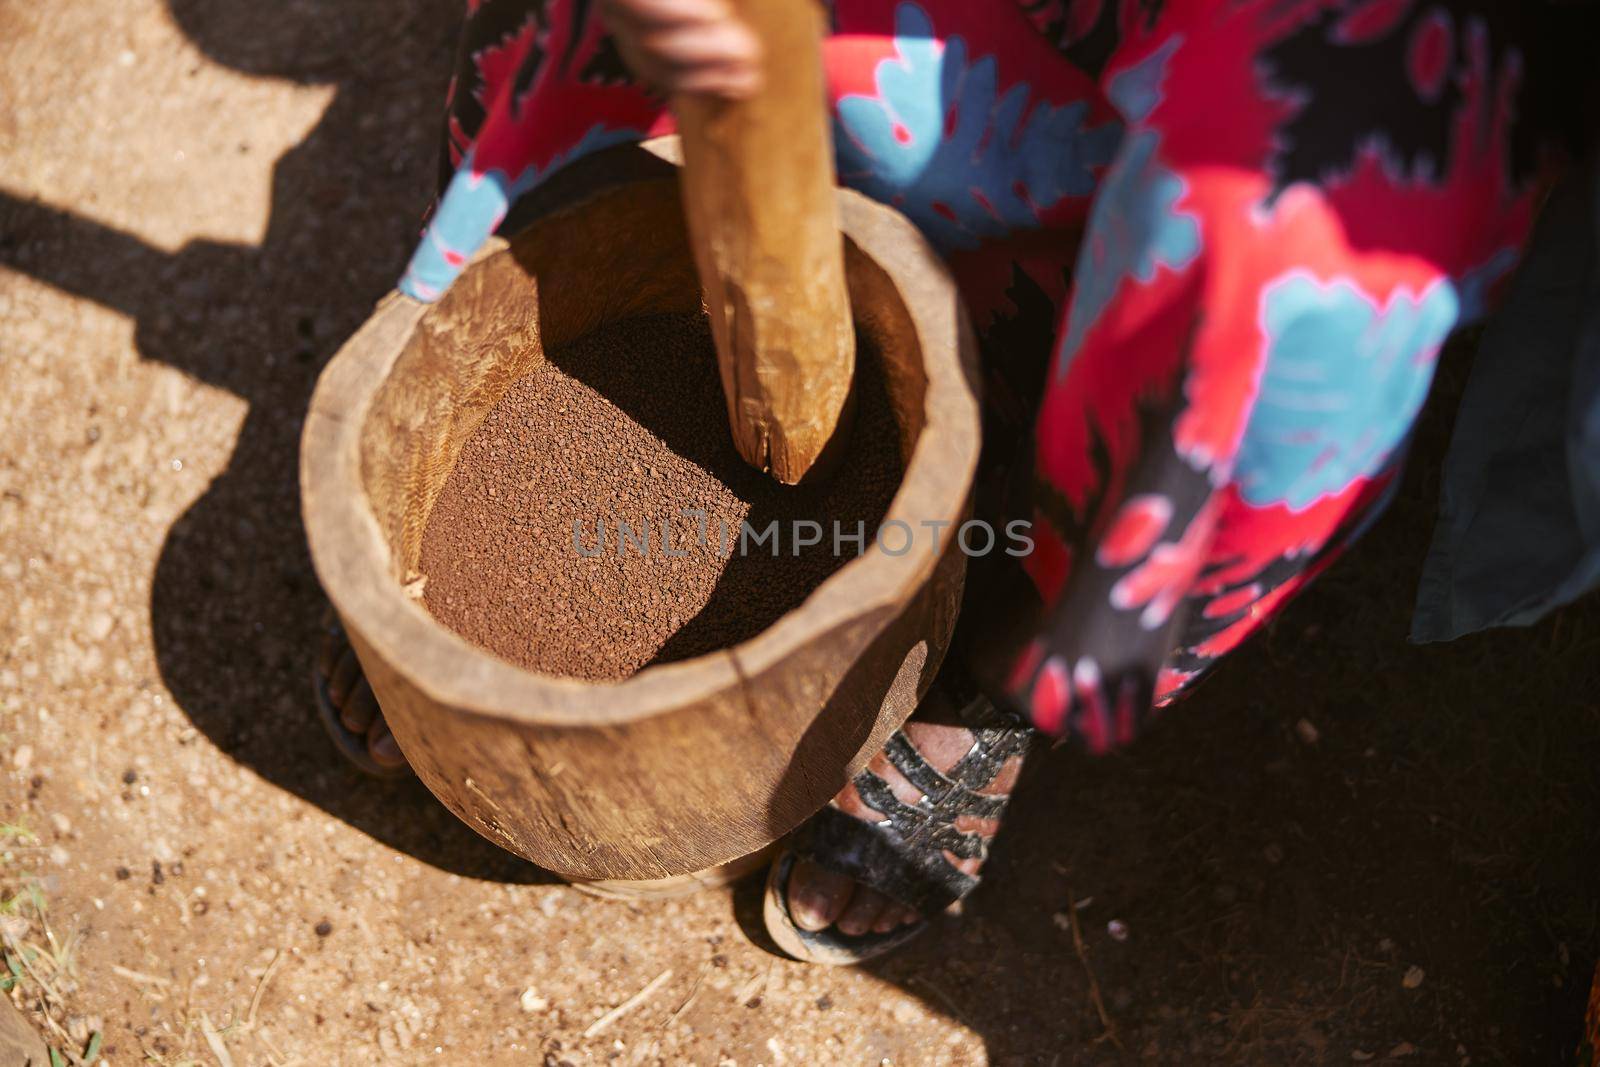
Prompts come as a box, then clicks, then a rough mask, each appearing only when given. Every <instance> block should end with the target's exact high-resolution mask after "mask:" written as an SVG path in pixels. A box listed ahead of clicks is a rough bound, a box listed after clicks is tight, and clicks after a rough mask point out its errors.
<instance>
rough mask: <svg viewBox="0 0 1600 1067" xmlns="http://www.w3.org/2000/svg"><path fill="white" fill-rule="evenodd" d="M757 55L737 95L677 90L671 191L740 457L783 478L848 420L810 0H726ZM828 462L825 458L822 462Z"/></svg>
mask: <svg viewBox="0 0 1600 1067" xmlns="http://www.w3.org/2000/svg"><path fill="white" fill-rule="evenodd" d="M732 5H733V8H734V10H735V12H736V13H737V14H738V15H739V17H740V18H741V19H743V20H744V21H745V22H746V23H748V24H749V26H750V28H751V29H752V30H753V31H754V32H755V34H756V37H757V38H758V39H759V40H760V42H761V46H762V51H763V53H764V55H765V62H764V65H763V80H762V86H761V89H760V90H759V91H758V92H757V93H756V94H755V95H754V96H752V97H751V98H749V99H746V100H738V101H724V100H716V99H712V98H708V97H703V96H693V95H679V96H677V97H675V98H674V99H673V101H672V109H673V113H674V114H675V115H676V117H677V121H678V130H679V133H680V134H681V135H682V140H683V161H684V175H683V200H684V210H685V211H686V213H687V214H688V217H689V232H690V234H691V235H692V243H693V246H694V252H695V261H696V263H697V264H698V265H699V269H700V278H701V282H702V284H703V286H704V291H705V302H706V308H707V310H708V311H709V312H710V315H711V328H712V335H713V336H714V337H715V338H716V344H717V356H718V360H719V362H720V365H721V370H722V388H723V393H724V395H725V396H726V398H727V402H728V419H729V423H730V425H731V426H732V427H733V436H734V441H735V442H736V443H737V445H738V446H739V453H740V455H742V456H744V458H745V460H746V461H747V462H749V463H750V464H751V465H752V466H754V467H756V468H757V469H758V470H766V471H769V472H770V473H771V474H772V476H773V477H775V478H777V479H778V480H779V481H781V482H784V483H786V484H789V485H793V484H795V483H797V482H799V481H800V479H801V478H803V477H804V476H805V475H806V474H807V473H808V472H809V471H810V470H811V468H812V466H813V465H814V464H815V463H816V462H817V461H818V459H819V458H821V457H822V456H823V454H824V452H825V451H828V449H829V446H830V445H831V444H832V443H833V442H834V441H836V440H840V439H842V438H843V436H844V434H843V433H842V432H841V427H844V428H845V429H848V426H849V421H850V419H849V412H850V410H851V409H850V408H849V405H848V401H849V400H850V395H851V394H850V386H851V381H852V379H853V377H854V372H855V332H854V330H853V329H852V327H851V321H850V308H849V304H848V301H847V299H846V288H845V280H844V261H843V254H842V246H841V242H840V238H839V223H838V213H837V210H836V209H835V206H834V195H833V189H834V177H833V142H832V140H831V138H830V135H829V129H828V117H827V110H826V105H825V99H824V93H825V89H824V85H823V76H822V58H821V41H822V34H823V29H824V20H825V17H826V16H825V13H824V12H823V10H822V7H821V5H820V4H817V3H815V2H814V0H732ZM826 466H827V464H826V463H825V464H824V468H826Z"/></svg>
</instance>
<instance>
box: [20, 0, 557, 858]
mask: <svg viewBox="0 0 1600 1067" xmlns="http://www.w3.org/2000/svg"><path fill="white" fill-rule="evenodd" d="M170 6H171V13H172V16H173V18H174V20H175V21H176V22H177V23H178V24H179V25H180V26H181V27H182V28H183V30H184V31H185V32H186V33H187V34H188V35H189V37H190V38H191V39H192V40H194V41H195V42H196V43H197V44H198V45H199V46H200V48H201V49H202V50H203V51H204V52H205V54H206V56H207V58H209V59H211V60H212V61H215V62H219V63H223V64H225V65H227V66H229V67H231V68H233V69H236V70H241V71H245V72H247V73H251V74H256V75H260V76H265V77H273V78H285V79H290V80H294V81H299V82H303V83H317V84H332V85H333V86H334V89H335V92H334V96H333V100H332V101H331V103H330V104H329V106H328V109H327V111H326V112H325V113H324V115H323V116H322V118H321V120H320V122H319V123H318V124H317V126H316V128H315V129H313V130H312V131H311V133H310V134H309V135H308V136H307V137H306V138H305V139H304V140H303V141H301V142H300V143H299V144H298V145H296V146H295V147H294V148H292V149H290V150H289V151H287V152H285V153H284V154H283V155H282V156H281V157H280V158H279V159H278V161H277V163H276V165H275V168H274V173H273V187H272V188H273V193H272V205H271V216H270V220H269V222H268V226H267V232H266V236H265V238H264V239H263V241H262V243H261V244H260V245H258V246H246V245H230V244H220V243H215V242H209V241H195V242H192V243H190V244H189V245H187V246H185V247H184V248H182V249H181V250H179V251H178V252H177V253H174V254H169V253H166V252H163V251H161V250H159V249H156V248H152V247H151V246H149V245H147V244H145V243H144V242H143V241H141V240H140V239H139V238H137V237H135V236H132V235H130V234H127V233H124V232H121V231H118V230H114V229H111V228H108V227H105V226H102V225H100V224H98V223H95V222H92V221H90V220H88V219H85V218H83V217H80V216H78V215H75V214H73V213H71V212H69V211H66V210H63V209H61V208H58V207H53V206H46V205H44V204H40V203H37V202H29V201H22V200H20V199H18V198H16V197H13V196H7V195H6V194H4V193H0V262H3V263H4V264H5V265H6V266H8V267H11V268H14V269H17V270H19V271H22V272H24V273H26V274H29V275H32V276H34V277H36V278H39V279H41V280H44V281H46V282H49V283H50V284H52V285H55V286H57V287H59V288H61V289H64V290H67V291H69V292H72V293H74V294H77V295H80V296H83V297H86V298H88V299H91V300H94V301H96V302H97V303H101V304H104V305H106V306H109V307H112V308H115V309H117V310H119V311H122V312H124V313H125V314H127V315H129V316H132V317H133V318H134V320H135V323H136V335H135V339H136V344H137V346H138V349H139V352H140V354H141V355H142V356H143V357H144V358H146V359H150V360H155V361H159V362H162V363H166V364H168V365H170V366H172V367H175V368H177V369H178V370H181V371H183V372H185V373H186V374H190V375H192V376H194V377H195V378H197V379H199V380H201V381H203V382H206V383H207V384H210V385H214V386H218V387H220V388H223V389H226V390H228V391H230V392H232V393H234V394H236V395H238V396H240V397H242V398H243V399H244V400H246V401H247V402H248V404H249V408H248V412H247V414H246V415H245V418H244V423H243V426H242V427H241V428H240V431H239V436H238V441H237V444H236V446H235V448H234V453H233V456H232V458H231V460H230V462H229V464H228V467H227V469H226V470H225V471H224V472H223V473H222V474H221V475H220V476H219V477H218V478H217V479H216V480H215V481H214V482H212V483H211V485H210V487H209V488H208V489H207V491H206V492H205V493H204V494H203V495H202V496H201V497H200V498H199V499H198V500H196V501H195V503H194V504H193V505H192V506H191V507H190V508H189V509H188V511H187V512H185V513H184V514H183V516H182V517H181V518H179V519H178V521H177V522H176V523H175V524H174V525H173V526H172V528H171V530H170V531H169V533H168V535H167V539H166V543H165V545H164V546H163V547H162V550H161V555H160V558H159V561H158V562H157V565H156V571H155V577H154V584H153V589H152V593H151V616H152V628H153V631H154V639H155V646H156V657H157V663H158V665H159V667H160V671H161V675H162V680H163V681H164V682H165V684H166V686H167V687H168V689H169V690H170V691H171V692H172V694H173V696H174V697H175V699H176V700H177V701H178V703H179V705H180V706H181V707H182V708H183V710H184V711H185V712H186V713H187V714H188V715H189V717H190V718H191V719H192V720H193V722H194V724H195V725H196V726H197V727H199V728H200V730H202V731H203V732H204V733H205V735H206V736H207V737H208V738H209V739H210V740H211V741H212V742H213V743H214V744H216V745H217V746H218V747H219V748H221V749H222V750H223V751H224V752H226V753H228V754H229V755H230V756H232V757H233V758H235V759H237V760H239V761H240V762H241V763H243V764H244V765H246V766H247V767H249V768H251V769H252V770H253V771H255V772H256V773H258V774H260V775H261V776H262V777H264V778H266V779H267V780H269V781H271V782H273V783H274V784H276V785H278V786H281V787H282V788H284V789H287V790H290V791H291V792H293V793H295V794H297V795H299V796H301V797H304V798H305V799H307V800H309V801H311V802H312V803H314V804H316V805H318V806H319V807H321V808H323V809H324V810H326V811H327V812H328V813H330V814H331V815H334V816H336V817H338V818H340V819H343V820H345V821H346V822H349V823H351V824H352V825H354V826H356V827H358V828H359V829H361V830H363V831H364V832H366V833H368V834H370V835H371V836H373V837H374V838H377V839H378V840H380V841H382V842H383V843H385V844H386V845H389V846H391V847H393V848H395V849H397V850H399V851H402V852H406V853H409V854H411V855H413V856H416V857H418V858H419V859H422V860H424V861H426V862H428V863H432V864H434V865H436V866H439V867H442V868H446V869H449V870H451V871H454V872H457V873H461V874H465V875H469V876H473V877H479V878H492V879H499V880H511V881H529V880H534V879H541V878H542V877H543V874H542V872H540V871H538V870H537V869H535V868H533V867H532V866H530V865H529V864H527V863H524V862H522V861H520V860H518V859H517V858H516V857H513V856H511V855H510V854H508V853H506V852H503V851H502V850H500V849H498V848H496V847H495V846H493V845H491V844H489V843H488V842H486V841H484V840H482V839H481V838H479V837H478V836H477V835H476V834H474V833H473V832H472V831H471V830H469V829H467V828H466V827H465V826H464V825H462V824H461V823H459V822H458V821H457V820H456V819H455V818H454V817H453V816H451V815H450V814H449V813H448V812H447V811H445V810H444V809H443V808H442V807H441V806H440V805H439V804H438V803H437V802H436V801H435V800H434V799H433V798H432V797H431V796H430V795H429V794H428V793H427V791H426V790H425V789H424V788H423V787H422V786H421V785H420V784H418V783H416V782H415V781H414V780H413V781H408V782H406V783H403V784H399V785H385V784H379V783H375V782H372V781H369V780H366V779H364V778H362V777H360V776H359V775H357V774H356V773H355V772H353V771H351V770H349V769H347V768H346V767H345V766H343V765H342V762H341V760H340V759H339V757H338V756H337V755H336V754H335V752H334V750H333V749H332V748H331V747H330V745H329V744H328V742H327V739H326V738H325V737H324V736H323V735H322V732H321V730H320V729H319V727H318V726H317V724H316V720H315V719H314V717H313V716H312V715H311V714H310V703H309V700H310V688H309V675H308V670H309V660H308V655H309V654H310V651H311V648H312V641H313V640H314V638H315V635H316V634H317V633H318V624H319V619H320V617H321V612H322V609H323V604H324V600H323V597H322V594H321V591H320V590H319V589H318V586H317V582H316V579H315V577H314V575H313V574H312V571H311V565H310V559H309V557H308V555H307V553H306V549H305V544H304V537H303V534H302V532H301V523H300V513H299V495H298V487H297V484H296V476H295V471H296V456H297V452H298V447H299V432H300V425H301V421H302V418H303V413H304V411H305V409H306V403H307V400H308V398H309V396H310V391H311V387H312V385H313V383H314V381H315V377H316V374H317V371H318V370H319V369H320V367H321V366H322V364H323V363H324V362H326V361H327V359H328V358H329V357H330V356H331V355H332V353H333V351H334V350H335V348H336V347H337V346H338V344H339V343H340V342H341V341H342V340H343V339H344V338H345V337H347V336H349V335H350V334H351V333H352V332H353V331H354V330H355V328H356V327H357V326H358V325H359V324H360V323H361V321H362V320H363V319H364V318H365V317H366V315H367V314H368V312H369V311H370V309H371V307H372V305H373V303H374V301H375V300H376V299H377V298H378V297H380V296H381V295H382V294H383V293H384V292H386V291H387V290H388V289H389V288H390V287H391V285H392V284H393V282H394V279H395V278H396V277H398V276H399V271H400V269H401V267H402V266H403V265H404V261H405V256H406V255H408V254H409V251H410V247H409V246H410V244H411V242H412V240H413V239H414V236H415V229H414V227H412V226H411V225H408V224H407V221H406V220H408V219H418V218H419V215H420V212H421V211H422V209H423V208H424V207H425V206H426V204H427V202H428V196H429V194H430V191H431V186H432V182H433V175H434V173H435V169H436V165H437V150H438V142H437V131H438V123H439V106H440V101H442V100H443V99H444V96H443V94H444V88H445V81H446V79H447V77H448V75H449V71H450V67H451V55H452V51H453V46H454V40H455V35H456V32H457V29H458V27H459V5H458V4H456V3H450V2H439V3H430V4H427V5H406V7H405V8H404V12H405V13H404V14H401V15H399V16H398V17H397V16H396V14H395V10H396V9H395V8H394V7H393V5H389V4H383V3H377V2H363V3H349V2H345V0H340V2H337V3H334V2H328V3H323V4H319V5H315V6H316V7H317V8H318V10H317V12H316V17H315V18H311V19H306V18H295V17H291V16H289V15H287V14H286V12H287V11H288V10H290V9H287V8H284V7H282V6H281V5H261V4H254V3H250V2H248V0H225V2H210V0H207V2H201V0H172V2H171V5H170ZM238 150H239V151H241V152H248V151H250V150H251V146H249V145H248V143H247V142H243V141H241V143H240V146H239V149H238Z"/></svg>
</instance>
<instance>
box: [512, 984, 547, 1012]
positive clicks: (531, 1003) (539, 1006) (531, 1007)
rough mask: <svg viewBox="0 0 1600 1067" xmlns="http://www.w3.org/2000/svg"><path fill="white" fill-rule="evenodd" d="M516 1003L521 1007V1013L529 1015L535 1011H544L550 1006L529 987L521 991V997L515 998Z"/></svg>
mask: <svg viewBox="0 0 1600 1067" xmlns="http://www.w3.org/2000/svg"><path fill="white" fill-rule="evenodd" d="M517 1003H518V1004H520V1005H521V1006H522V1010H523V1011H525V1012H528V1013H529V1014H532V1013H533V1012H536V1011H544V1010H545V1009H546V1008H548V1007H549V1006H550V1002H549V1001H548V1000H546V999H545V998H543V997H541V996H540V995H539V994H538V993H537V992H536V991H535V990H534V989H533V987H531V986H530V987H528V988H527V989H524V990H523V991H522V996H520V997H518V998H517Z"/></svg>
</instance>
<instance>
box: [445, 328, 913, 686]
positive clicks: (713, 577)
mask: <svg viewBox="0 0 1600 1067" xmlns="http://www.w3.org/2000/svg"><path fill="white" fill-rule="evenodd" d="M860 346H861V352H860V359H859V361H858V365H859V369H858V372H857V381H856V390H857V413H856V419H855V423H854V426H853V429H852V439H851V441H850V443H849V449H848V452H847V454H846V458H845V459H844V462H843V463H842V464H840V466H839V468H838V470H837V472H836V473H835V474H834V475H833V476H832V477H831V478H830V479H829V480H828V481H826V482H824V483H822V484H819V485H817V486H815V487H812V486H805V487H799V488H791V487H787V486H783V485H780V484H778V483H777V482H775V481H774V480H773V479H771V478H770V477H768V476H767V475H765V474H763V473H761V472H759V471H756V470H754V469H752V468H751V467H749V466H748V465H747V464H746V463H745V462H744V461H743V460H742V459H741V458H740V457H739V453H738V451H737V450H736V449H735V447H734V444H733V437H732V435H731V433H730V431H729V429H728V422H727V414H726V408H725V406H724V404H723V399H722V387H721V383H720V380H719V378H718V374H717V364H716V350H715V348H714V347H713V344H712V340H711V333H710V328H709V325H708V323H707V320H706V318H705V316H704V315H700V314H695V315H677V316H657V317H650V318H640V319H633V320H629V321H625V322H621V323H617V324H615V325H612V326H608V327H606V328H604V329H602V330H598V331H596V332H594V333H592V334H589V335H588V336H586V337H584V338H582V339H580V340H578V341H576V342H574V343H573V344H571V345H569V346H567V347H566V348H564V349H562V350H561V351H557V352H554V353H551V354H550V357H549V362H548V363H546V364H545V365H544V366H543V367H541V368H540V369H539V370H537V371H535V372H534V373H533V374H531V375H529V376H527V377H526V378H523V379H521V380H520V381H518V382H517V383H515V384H514V385H513V386H512V387H511V388H510V390H508V391H507V393H506V395H505V396H504V397H502V398H501V400H500V402H499V403H498V404H497V405H495V407H494V408H493V409H492V410H491V411H490V412H489V414H488V416H487V417H486V418H485V419H484V422H483V425H482V426H480V427H479V428H478V430H477V432H476V433H475V434H473V436H472V437H471V438H470V439H468V441H467V443H466V445H465V446H464V447H463V448H462V452H461V459H460V462H459V463H458V464H457V466H456V469H455V471H454V473H453V474H451V476H450V478H449V480H448V481H447V482H446V484H445V487H444V489H443V491H442V492H441V493H440V495H439V500H438V502H437V503H436V504H435V505H434V509H433V513H432V515H431V516H430V517H429V520H428V525H427V528H426V530H425V531H424V533H423V539H422V553H421V560H420V568H421V571H422V574H423V575H424V576H425V578H426V581H425V583H424V585H423V594H422V595H423V601H424V603H425V604H426V606H427V608H428V610H429V611H430V612H432V613H433V615H434V617H435V618H437V619H438V620H439V621H440V622H442V623H444V624H445V625H446V626H448V627H450V628H451V629H452V630H454V631H456V632H457V633H459V634H461V635H462V636H463V637H465V638H466V639H467V640H469V641H471V642H473V643H474V644H476V645H479V646H481V647H483V648H485V649H488V650H489V651H490V652H493V653H495V654H496V655H498V656H501V657H502V658H504V659H507V660H510V661H511V662H512V663H515V664H518V665H519V666H522V667H525V668H528V669H529V670H534V671H538V672H541V673H544V674H553V675H563V676H567V677H572V678H583V679H588V680H592V681H602V680H615V679H621V678H625V677H627V676H629V675H631V674H633V673H634V672H636V671H638V670H639V669H640V668H642V667H644V666H646V665H648V664H651V663H660V662H668V661H671V660H678V659H686V658H688V657H690V656H696V655H700V654H702V653H705V652H709V651H712V650H714V649H719V648H726V647H728V646H729V645H733V644H736V643H738V642H739V641H743V640H745V639H746V638H749V637H752V636H754V635H755V634H756V633H758V632H759V631H761V630H762V629H764V628H765V627H767V626H768V625H770V624H771V623H772V622H774V621H775V620H776V619H777V618H778V617H779V616H780V615H782V614H783V613H784V612H786V611H788V610H790V609H792V608H794V607H795V606H797V605H798V604H799V603H800V602H801V601H802V600H804V599H805V597H806V595H807V594H808V593H809V592H810V591H811V590H812V589H814V588H815V587H816V586H817V585H818V584H819V583H820V582H821V581H822V580H823V579H824V578H826V577H827V576H828V575H830V574H832V573H833V572H834V571H835V570H837V569H838V568H839V567H841V566H843V565H844V564H845V563H847V562H848V561H849V560H850V559H853V558H854V557H855V555H856V553H857V551H858V549H857V547H856V546H855V544H853V543H852V542H849V541H844V542H842V543H841V545H840V549H841V550H840V552H838V553H837V554H836V552H835V544H834V537H833V533H834V529H835V523H837V524H838V527H839V529H840V530H841V531H842V532H843V533H844V534H846V535H850V534H853V533H854V532H856V530H857V528H858V527H857V524H858V523H860V524H864V526H863V529H864V532H865V536H866V541H865V545H866V547H867V548H868V550H870V549H871V545H872V537H873V535H874V533H875V531H876V529H877V525H878V523H879V521H881V519H882V518H883V515H884V513H885V511H886V510H887V508H888V505H889V500H890V498H891V497H892V496H893V495H894V492H895V490H896V488H897V487H898V486H899V484H900V478H901V474H902V461H901V456H900V452H899V435H898V431H897V429H896V426H895V423H894V419H893V416H892V415H891V414H890V409H889V404H888V398H887V396H886V394H885V392H884V388H883V382H882V378H881V373H880V372H879V371H878V369H877V364H876V358H875V355H874V353H873V352H872V351H871V350H870V348H868V346H867V345H866V342H865V340H864V339H863V340H862V341H861V342H860ZM685 509H697V510H698V511H702V512H704V513H705V518H704V519H702V518H701V517H700V516H699V515H698V514H685ZM774 520H777V523H778V534H777V537H778V540H777V549H778V553H779V554H778V555H777V556H774V555H773V554H772V546H771V544H770V543H762V544H760V545H757V544H755V543H754V541H753V539H751V538H746V539H745V541H744V544H743V545H742V546H741V543H740V537H741V534H740V531H741V524H747V525H748V526H749V527H750V528H751V529H752V530H754V531H756V532H757V533H760V532H761V531H763V530H765V529H766V528H767V526H768V524H770V523H772V522H773V521H774ZM797 520H810V521H813V522H816V523H818V524H819V525H820V527H821V532H822V537H821V541H820V542H819V543H817V544H814V545H811V546H809V547H805V548H801V549H799V554H798V555H796V554H795V552H796V547H795V540H796V539H795V538H794V537H793V536H792V535H793V533H794V530H795V525H794V524H795V522H796V521H797ZM575 523H577V524H578V528H577V532H576V537H575V531H574V524H575ZM624 524H625V528H624ZM664 532H665V534H666V537H665V540H663V533H664ZM801 532H802V537H801V538H800V539H801V540H804V539H807V538H808V537H809V536H810V531H809V529H802V531H801Z"/></svg>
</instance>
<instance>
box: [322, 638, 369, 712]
mask: <svg viewBox="0 0 1600 1067" xmlns="http://www.w3.org/2000/svg"><path fill="white" fill-rule="evenodd" d="M360 677H361V663H360V661H359V660H357V659H356V654H355V652H354V651H352V650H351V648H350V646H348V645H346V646H345V649H344V651H343V652H341V653H340V654H339V658H338V659H337V660H336V661H335V663H334V667H333V671H332V672H331V673H329V675H328V699H330V700H332V701H333V706H334V707H336V708H342V707H344V703H345V701H346V700H348V699H349V698H350V691H351V690H352V689H354V688H355V684H356V681H357V679H359V678H360Z"/></svg>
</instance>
